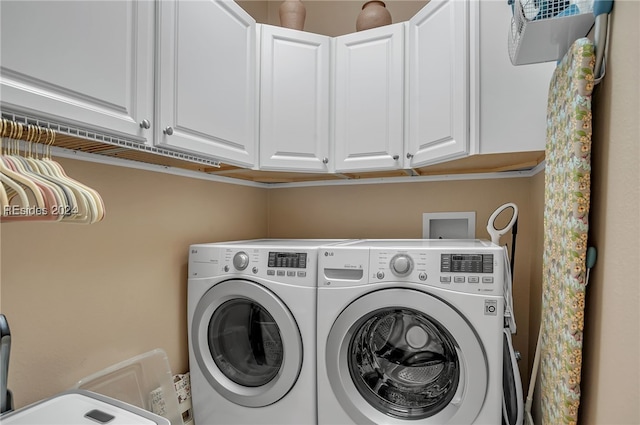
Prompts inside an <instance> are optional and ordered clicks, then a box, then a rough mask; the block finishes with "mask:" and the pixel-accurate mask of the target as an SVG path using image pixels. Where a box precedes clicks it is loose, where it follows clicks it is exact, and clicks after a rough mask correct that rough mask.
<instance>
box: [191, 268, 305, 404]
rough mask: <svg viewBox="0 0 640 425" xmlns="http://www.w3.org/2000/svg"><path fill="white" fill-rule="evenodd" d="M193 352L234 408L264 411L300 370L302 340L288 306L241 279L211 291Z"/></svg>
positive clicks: (202, 306)
mask: <svg viewBox="0 0 640 425" xmlns="http://www.w3.org/2000/svg"><path fill="white" fill-rule="evenodd" d="M191 333H192V341H193V342H192V344H193V351H194V353H195V357H196V360H197V362H198V366H199V367H200V370H201V371H202V373H203V374H204V376H205V378H206V379H207V381H208V382H209V384H210V385H211V386H212V387H213V388H214V389H215V390H216V391H217V392H218V393H220V394H221V395H223V396H224V397H225V398H227V399H228V400H230V401H232V402H233V403H236V404H239V405H242V406H247V407H262V406H268V405H269V404H272V403H275V402H276V401H278V400H280V399H281V398H282V397H284V396H285V395H286V394H287V393H288V392H289V391H290V390H291V388H292V387H293V386H294V385H295V382H296V380H297V379H298V375H299V374H300V369H301V368H302V361H303V359H302V337H301V335H300V330H299V329H298V325H297V323H296V321H295V319H294V317H293V315H292V314H291V312H290V311H289V309H288V308H287V307H286V305H285V304H284V303H283V302H282V300H280V298H278V297H277V296H276V295H275V294H273V293H272V292H271V291H269V290H268V289H266V288H265V287H263V286H261V285H259V284H257V283H254V282H250V281H245V280H229V281H225V282H222V283H219V284H217V285H215V286H213V287H212V288H211V289H210V290H209V291H207V292H206V293H205V294H204V296H203V297H202V298H201V299H200V301H199V303H198V305H197V307H196V309H195V312H194V318H193V325H192V328H191Z"/></svg>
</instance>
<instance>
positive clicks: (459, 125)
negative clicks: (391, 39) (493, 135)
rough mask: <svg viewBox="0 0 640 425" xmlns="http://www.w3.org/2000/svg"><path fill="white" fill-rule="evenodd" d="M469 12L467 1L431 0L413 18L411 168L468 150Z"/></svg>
mask: <svg viewBox="0 0 640 425" xmlns="http://www.w3.org/2000/svg"><path fill="white" fill-rule="evenodd" d="M468 15H469V2H467V1H458V0H431V1H430V2H429V3H428V4H427V5H426V6H425V7H424V8H423V9H421V10H420V11H419V12H418V13H417V14H416V15H415V16H414V17H413V18H411V19H410V20H409V30H408V31H409V40H408V44H409V49H408V52H409V58H408V67H409V71H408V74H409V77H408V78H409V84H408V87H407V89H408V90H407V96H408V97H409V102H408V107H409V113H408V128H409V137H408V141H407V159H408V161H407V162H406V165H407V166H408V167H418V166H422V165H427V164H430V163H436V162H442V161H444V160H448V159H452V158H456V157H461V156H464V155H466V154H467V153H468V152H469V42H468V40H469V35H468V34H469V18H468ZM505 38H506V35H505ZM505 54H506V52H505Z"/></svg>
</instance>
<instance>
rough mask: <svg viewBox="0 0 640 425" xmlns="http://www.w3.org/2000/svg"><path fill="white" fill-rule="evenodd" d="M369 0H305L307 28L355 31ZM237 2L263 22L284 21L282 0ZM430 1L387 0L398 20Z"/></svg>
mask: <svg viewBox="0 0 640 425" xmlns="http://www.w3.org/2000/svg"><path fill="white" fill-rule="evenodd" d="M365 2H366V0H362V1H358V0H340V1H336V0H304V1H303V3H304V5H305V9H306V19H305V25H304V30H305V31H307V32H312V33H316V34H324V35H328V36H331V37H337V36H339V35H344V34H349V33H352V32H355V30H356V19H357V17H358V13H360V10H362V5H363V4H364V3H365ZM237 3H238V4H239V5H240V6H242V8H244V9H245V10H246V11H247V12H248V13H249V14H250V15H251V16H253V17H254V19H256V21H258V22H259V23H263V24H269V25H280V17H279V15H278V8H279V7H280V4H281V3H282V2H281V1H267V2H263V1H253V0H241V1H238V2H237ZM427 3H428V2H427V1H424V0H385V4H386V6H387V9H388V10H389V13H390V14H391V20H392V22H393V23H394V24H395V23H398V22H404V21H408V20H409V19H410V18H411V17H412V16H413V15H415V14H416V13H417V12H418V11H419V10H420V9H422V7H423V6H424V5H425V4H427Z"/></svg>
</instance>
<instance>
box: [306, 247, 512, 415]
mask: <svg viewBox="0 0 640 425" xmlns="http://www.w3.org/2000/svg"><path fill="white" fill-rule="evenodd" d="M503 256H504V251H503V249H502V248H501V247H499V246H497V245H494V244H492V243H491V242H488V241H487V242H485V241H480V240H422V239H421V240H415V239H414V240H362V241H355V242H349V243H345V244H342V245H338V246H332V247H325V248H322V249H321V250H320V252H319V260H318V261H319V264H318V267H319V270H318V275H319V278H318V327H317V332H318V347H317V348H318V422H319V424H382V423H384V424H405V425H408V424H411V425H418V424H420V425H424V424H438V425H448V424H465V425H470V424H487V425H497V424H500V423H501V415H502V332H503V308H504V299H503V286H502V285H503V277H504V257H503Z"/></svg>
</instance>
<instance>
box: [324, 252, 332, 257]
mask: <svg viewBox="0 0 640 425" xmlns="http://www.w3.org/2000/svg"><path fill="white" fill-rule="evenodd" d="M324 256H325V257H333V252H329V251H325V252H324Z"/></svg>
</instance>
